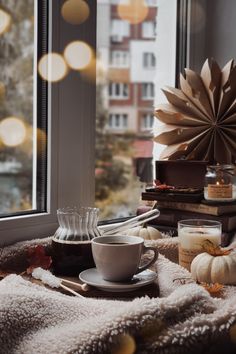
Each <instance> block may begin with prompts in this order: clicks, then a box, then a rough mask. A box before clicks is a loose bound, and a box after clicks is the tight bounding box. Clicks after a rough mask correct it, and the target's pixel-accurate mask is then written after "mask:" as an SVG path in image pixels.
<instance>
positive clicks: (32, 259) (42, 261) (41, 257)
mask: <svg viewBox="0 0 236 354" xmlns="http://www.w3.org/2000/svg"><path fill="white" fill-rule="evenodd" d="M27 260H28V262H29V267H28V268H27V273H28V274H29V273H32V271H33V269H34V268H37V267H41V268H43V269H48V268H49V267H50V265H51V264H52V258H51V256H47V255H46V253H45V249H44V247H43V246H42V245H37V246H35V247H30V248H28V258H27Z"/></svg>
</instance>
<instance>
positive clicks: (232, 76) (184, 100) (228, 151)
mask: <svg viewBox="0 0 236 354" xmlns="http://www.w3.org/2000/svg"><path fill="white" fill-rule="evenodd" d="M163 92H164V94H165V96H166V98H167V100H168V102H169V103H167V104H162V105H159V106H158V107H157V108H156V111H155V116H156V117H157V118H158V119H159V120H160V121H161V122H163V123H165V124H164V125H162V126H161V127H160V130H161V132H160V134H159V135H158V136H156V137H155V138H154V140H155V141H156V142H158V143H160V144H164V145H167V147H166V148H165V149H164V151H163V152H162V154H161V157H160V158H161V159H172V160H177V159H186V160H206V161H209V162H210V163H232V162H233V163H234V162H235V158H236V66H234V61H233V60H230V61H229V62H228V63H227V64H226V65H225V67H224V68H223V69H222V70H221V69H220V67H219V65H218V64H217V63H216V61H215V60H213V59H212V60H206V62H205V63H204V65H203V67H202V70H201V74H200V75H199V74H197V73H196V72H194V71H192V70H190V69H185V77H184V76H183V75H180V89H176V88H171V87H168V88H167V89H164V90H163Z"/></svg>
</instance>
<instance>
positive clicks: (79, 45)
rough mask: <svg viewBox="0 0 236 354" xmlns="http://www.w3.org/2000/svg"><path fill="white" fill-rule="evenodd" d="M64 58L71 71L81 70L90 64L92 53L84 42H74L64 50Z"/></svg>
mask: <svg viewBox="0 0 236 354" xmlns="http://www.w3.org/2000/svg"><path fill="white" fill-rule="evenodd" d="M64 57H65V59H66V62H67V64H68V65H69V67H70V68H71V69H74V70H83V69H85V68H86V67H87V66H88V65H89V64H90V63H91V61H92V59H93V51H92V49H91V48H90V46H89V45H88V44H86V43H85V42H82V41H74V42H71V43H70V44H68V46H67V47H66V48H65V51H64Z"/></svg>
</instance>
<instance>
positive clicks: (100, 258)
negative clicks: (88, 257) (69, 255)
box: [91, 235, 158, 281]
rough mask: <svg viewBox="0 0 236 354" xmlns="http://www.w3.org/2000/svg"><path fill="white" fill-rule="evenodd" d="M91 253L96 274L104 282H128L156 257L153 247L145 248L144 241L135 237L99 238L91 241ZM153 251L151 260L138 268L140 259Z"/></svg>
mask: <svg viewBox="0 0 236 354" xmlns="http://www.w3.org/2000/svg"><path fill="white" fill-rule="evenodd" d="M91 242H92V253H93V258H94V262H95V264H96V267H97V270H98V272H99V273H100V274H101V276H102V278H103V279H104V280H109V281H125V280H130V279H131V278H132V277H133V276H134V275H135V274H138V273H140V272H142V271H144V270H145V269H147V268H148V267H149V266H151V265H152V264H153V263H154V262H155V261H156V259H157V257H158V251H157V250H156V249H155V248H154V247H146V246H145V245H144V240H143V238H141V237H137V236H125V235H124V236H118V235H117V236H114V235H113V236H100V237H95V238H94V239H92V241H91ZM149 250H151V251H153V252H154V256H153V258H152V259H151V260H150V261H148V262H147V263H146V264H145V265H143V266H140V261H141V257H142V255H143V254H144V253H146V252H147V251H149Z"/></svg>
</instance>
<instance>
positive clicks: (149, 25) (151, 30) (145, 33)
mask: <svg viewBox="0 0 236 354" xmlns="http://www.w3.org/2000/svg"><path fill="white" fill-rule="evenodd" d="M142 37H143V38H153V37H155V22H152V21H146V22H143V23H142Z"/></svg>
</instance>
